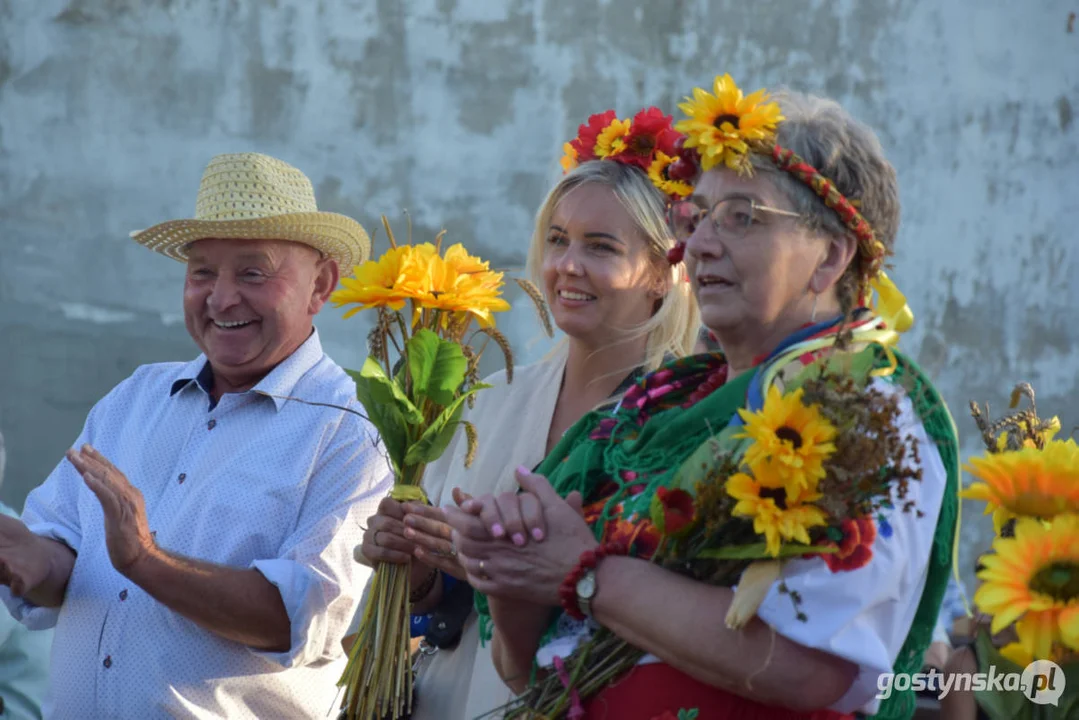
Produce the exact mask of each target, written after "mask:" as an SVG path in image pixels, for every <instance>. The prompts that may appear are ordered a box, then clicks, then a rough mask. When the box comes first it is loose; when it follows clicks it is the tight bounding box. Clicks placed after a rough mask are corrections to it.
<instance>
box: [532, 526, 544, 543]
mask: <svg viewBox="0 0 1079 720" xmlns="http://www.w3.org/2000/svg"><path fill="white" fill-rule="evenodd" d="M532 537H534V538H536V540H537V541H538V540H542V539H543V531H542V530H540V529H539V528H532Z"/></svg>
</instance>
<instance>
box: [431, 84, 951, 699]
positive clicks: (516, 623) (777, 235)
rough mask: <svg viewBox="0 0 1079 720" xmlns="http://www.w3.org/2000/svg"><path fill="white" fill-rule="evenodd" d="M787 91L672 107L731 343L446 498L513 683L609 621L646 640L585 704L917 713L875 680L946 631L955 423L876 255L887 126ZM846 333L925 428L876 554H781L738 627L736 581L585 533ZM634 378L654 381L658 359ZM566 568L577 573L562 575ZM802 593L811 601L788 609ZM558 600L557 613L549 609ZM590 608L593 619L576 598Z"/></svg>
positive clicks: (894, 220) (688, 236)
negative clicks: (695, 166)
mask: <svg viewBox="0 0 1079 720" xmlns="http://www.w3.org/2000/svg"><path fill="white" fill-rule="evenodd" d="M779 102H780V105H779V106H777V105H776V104H775V103H771V102H767V96H766V95H765V94H764V93H763V92H762V93H756V94H754V95H751V96H749V97H743V95H742V93H741V91H739V90H738V88H737V87H736V86H735V85H734V83H733V81H732V80H731V79H730V78H729V77H722V78H717V79H716V83H715V87H714V94H713V93H708V92H706V91H704V90H697V91H695V93H694V100H693V101H692V102H689V103H687V104H685V105H683V106H682V108H683V109H684V110H685V111H686V112H687V113H688V114H689V118H688V119H687V120H686V121H684V122H682V123H680V124H679V125H678V128H679V129H680V130H682V131H683V132H685V133H686V134H687V136H688V140H687V141H686V143H685V144H686V146H688V147H692V148H694V149H695V150H697V151H698V152H699V153H700V159H701V167H702V169H703V170H704V172H703V174H702V175H700V177H699V178H698V179H697V182H696V189H695V192H694V194H693V196H692V198H691V199H690V200H689V201H688V202H687V203H680V204H677V205H675V206H674V207H673V208H672V211H671V218H672V225H673V226H674V228H675V230H676V234H677V235H678V237H679V238H680V239H681V240H682V241H683V242H684V250H685V253H686V260H687V264H688V267H689V272H690V276H691V278H692V282H693V289H694V291H695V293H696V295H697V298H698V301H699V305H700V308H701V315H702V319H703V322H704V324H705V325H706V326H707V327H708V328H709V330H710V331H711V332H712V333H713V334H714V335H715V337H716V339H717V341H718V343H719V345H720V346H721V348H722V350H723V353H722V354H717V355H714V356H698V357H695V358H690V359H687V360H686V361H682V362H678V363H673V364H669V365H667V366H665V367H664V368H663V369H662V372H663V373H664V376H663V377H664V383H665V385H664V387H665V392H666V395H664V396H663V397H660V398H658V399H653V398H652V397H651V396H650V395H648V394H647V393H640V395H639V397H640V398H641V401H640V402H634V403H626V404H625V406H623V407H621V408H619V409H618V410H616V411H614V412H606V413H592V414H590V415H588V416H586V417H585V418H583V419H582V421H581V422H580V423H578V425H577V426H576V427H575V428H574V429H573V430H571V431H570V432H569V433H568V434H567V436H566V438H564V440H563V442H562V443H561V444H560V445H559V446H558V447H556V448H555V449H554V451H553V452H552V453H551V455H550V456H549V457H548V458H547V460H546V461H545V462H544V463H542V464H541V465H540V467H539V468H538V469H537V471H536V474H530V473H529V472H528V469H527V468H519V469H518V471H517V477H518V482H519V483H520V487H521V489H522V490H523V491H524V492H523V493H518V494H504V495H501V496H498V497H483V498H474V499H472V500H469V501H467V502H463V503H462V505H461V507H460V509H455V510H452V511H450V512H449V516H450V517H449V520H450V523H451V525H452V526H453V527H454V540H455V543H456V547H457V550H458V552H459V554H460V558H461V562H462V565H463V567H464V568H465V569H466V571H467V572H468V577H469V580H470V582H472V583H473V585H474V587H476V589H477V591H479V592H482V593H485V594H486V595H487V596H488V597H489V604H490V614H491V617H492V618H493V621H494V625H495V633H494V639H493V646H494V650H493V654H494V660H495V665H496V667H497V668H498V670H499V673H500V674H501V676H502V677H503V678H504V679H505V680H506V681H507V683H508V684H509V685H510V686H511V687H512V688H514V689H515V690H517V691H522V690H524V689H525V687H526V686H527V684H528V682H529V678H530V674H531V672H532V670H533V666H534V664H536V665H538V666H539V668H546V667H549V666H550V664H551V662H552V660H553V659H554V657H555V656H562V657H565V656H567V655H568V654H569V653H570V652H572V650H573V649H574V647H576V645H577V644H578V643H579V642H580V641H581V640H582V639H583V638H586V637H588V636H589V635H590V633H591V632H592V631H594V629H595V628H596V627H598V626H603V627H606V628H607V629H608V630H610V631H612V632H613V633H614V634H616V635H617V636H619V637H621V638H622V639H623V640H625V641H627V642H629V643H630V644H631V645H633V646H635V647H637V648H639V649H641V650H643V651H645V652H646V653H647V655H646V656H645V658H644V660H642V662H641V664H640V665H639V666H638V667H636V668H635V669H634V670H633V671H632V672H631V674H630V675H629V676H628V677H627V678H625V679H624V681H619V680H616V681H615V682H613V683H611V684H610V685H609V686H608V687H607V688H606V689H604V690H603V691H602V692H600V693H599V694H598V695H596V696H594V697H592V698H590V699H586V700H585V702H584V705H583V708H581V709H579V711H578V713H577V716H578V717H580V716H581V714H580V710H583V713H584V716H586V717H588V718H593V717H595V718H599V717H610V718H615V717H617V718H626V719H627V720H632V719H634V718H643V719H644V720H650V719H652V718H659V717H675V716H677V715H678V713H679V711H680V710H683V709H685V710H688V709H690V708H695V709H697V710H698V711H699V714H698V715H697V717H698V719H699V720H709V719H714V718H758V719H759V718H838V717H848V716H849V714H850V713H854V712H859V711H861V712H867V713H873V712H876V711H878V710H879V712H880V714H881V716H883V717H889V718H899V717H909V716H910V713H912V712H913V697H912V696H911V695H910V694H909V693H900V692H898V691H896V692H894V693H892V694H891V695H890V697H889V698H888V699H886V700H883V701H878V699H877V697H876V696H877V694H878V678H879V677H880V676H881V675H882V674H887V673H891V672H893V671H895V672H917V671H918V669H919V668H920V666H921V660H922V654H923V653H924V650H925V647H926V645H927V644H928V642H929V639H930V637H931V634H932V629H933V624H934V621H935V619H936V616H937V610H938V608H939V605H940V600H941V596H942V593H943V590H944V587H945V585H946V582H947V577H948V568H949V566H950V551H951V546H952V534H953V531H954V525H955V517H956V505H957V500H956V491H957V490H956V484H957V471H956V467H957V443H956V439H955V431H954V426H953V424H952V423H951V419H950V416H949V415H948V413H947V409H946V408H945V407H944V405H943V403H942V402H941V400H940V398H939V395H938V394H937V393H936V392H935V391H934V390H933V388H932V385H931V384H930V383H929V381H928V380H927V379H926V378H925V377H924V376H923V375H922V373H921V372H920V371H919V370H918V368H917V367H916V366H915V365H914V363H913V362H911V361H910V360H909V359H908V358H906V357H905V356H903V355H902V354H901V353H899V352H898V351H896V350H894V349H893V348H892V347H891V346H892V345H893V344H894V340H895V338H896V332H895V331H896V330H897V329H898V330H900V331H901V330H903V329H905V328H906V327H907V326H908V325H909V321H910V316H909V314H908V312H907V311H906V310H905V302H904V301H903V299H902V296H901V295H900V294H899V293H898V290H897V289H896V288H895V286H894V285H893V284H891V282H890V281H889V280H888V279H887V277H886V276H885V275H884V274H883V273H882V272H881V264H882V261H883V259H884V256H885V255H886V254H887V253H890V252H891V249H892V245H893V243H894V240H895V235H896V230H897V228H898V225H899V199H898V188H897V181H896V176H895V172H894V170H893V168H892V166H891V165H890V164H889V163H888V161H887V160H886V159H885V158H884V155H883V152H882V149H881V146H880V143H879V142H878V140H877V139H876V137H875V136H874V135H873V133H872V132H871V131H870V130H868V129H867V128H866V127H864V126H863V125H861V124H859V123H857V122H856V121H854V120H853V119H852V118H851V117H850V116H849V115H848V114H847V113H846V112H845V111H844V110H843V109H842V108H841V107H840V106H839V105H837V104H836V103H834V102H832V101H828V100H824V99H821V98H815V97H807V96H802V95H796V94H787V95H784V96H782V97H781V98H780V99H779ZM683 159H685V158H683ZM668 174H669V175H678V176H681V175H683V174H684V168H682V167H679V166H678V164H677V163H676V164H675V165H674V166H672V167H671V168H669V169H668ZM674 259H675V260H677V259H678V258H677V256H676V257H675V258H674ZM874 291H875V292H876V293H877V294H878V298H877V302H876V303H875V304H876V306H877V308H876V309H875V310H874V309H871V306H872V305H873V303H870V302H869V296H870V295H871V293H872V292H874ZM841 333H842V335H843V338H844V342H842V343H839V347H836V346H837V339H838V338H839V336H840V334H841ZM882 345H884V346H887V349H884V350H882V349H881V346H882ZM836 352H848V353H851V354H854V353H858V354H859V356H860V357H862V358H868V359H869V361H870V362H872V363H873V364H874V365H875V366H876V369H877V370H878V372H875V373H874V378H873V379H872V381H871V382H872V384H873V386H875V387H877V388H879V389H881V390H882V391H883V392H886V393H892V394H894V395H895V396H897V397H898V398H899V415H898V418H897V419H896V425H897V428H896V429H897V430H898V432H899V433H900V435H901V436H903V437H906V438H909V439H910V440H911V441H913V443H914V444H915V445H916V446H917V453H916V457H914V458H913V459H912V460H911V461H910V465H911V466H912V467H911V468H909V469H910V470H917V471H920V475H921V481H920V482H917V483H911V487H909V488H908V491H907V493H906V495H905V496H904V500H905V501H910V502H913V503H914V504H915V505H916V506H917V508H918V509H919V512H918V513H913V512H900V511H899V510H898V506H899V505H902V504H903V503H896V506H897V509H896V510H895V511H891V512H888V513H886V522H887V527H888V531H887V532H886V531H884V530H883V529H882V532H881V533H880V534H881V535H884V534H887V535H889V537H888V538H887V540H886V541H881V540H878V541H877V542H876V543H875V544H874V545H873V546H872V555H871V557H870V558H869V560H868V562H866V563H865V564H864V565H862V566H861V567H858V568H857V569H851V570H850V571H849V572H833V571H832V570H831V569H830V566H829V564H828V563H826V562H825V561H824V560H823V559H822V558H821V557H820V556H815V557H812V558H809V559H798V560H791V561H788V562H787V563H786V564H785V565H784V566H783V571H782V577H781V582H782V584H781V583H780V582H776V583H775V584H774V585H773V586H772V588H771V590H770V591H769V592H768V594H767V595H766V596H765V598H764V600H763V602H762V604H761V605H760V607H759V609H758V610H757V613H756V617H755V618H754V619H753V620H752V621H751V622H749V624H748V625H746V626H745V627H743V628H742V629H740V630H732V629H728V628H727V627H726V626H725V623H724V619H725V617H726V616H727V613H728V609H729V608H730V607H731V604H732V599H733V596H734V594H733V592H732V590H731V589H730V588H726V587H715V586H711V585H707V584H704V583H702V582H698V581H695V580H692V579H689V578H687V577H684V576H682V575H679V574H676V573H674V572H671V571H669V570H666V569H664V568H662V567H660V566H658V565H656V564H653V563H651V562H648V558H647V554H648V553H647V550H646V549H644V548H642V547H634V546H633V545H631V547H630V548H629V553H628V554H627V555H606V556H604V555H603V554H602V553H600V554H598V555H597V554H596V553H594V552H591V551H594V550H595V549H596V548H597V547H598V546H599V544H600V543H605V541H607V540H609V538H608V537H605V534H607V533H609V532H610V531H611V530H612V528H614V529H616V530H617V531H618V532H619V533H620V536H621V537H623V538H624V537H626V536H627V532H626V530H625V528H624V525H625V524H626V523H629V524H631V525H632V524H634V523H636V524H638V525H640V524H643V523H646V522H648V520H647V518H648V508H649V506H650V505H651V500H652V495H654V494H655V493H656V492H657V491H658V490H659V489H660V488H663V487H666V486H668V485H669V484H670V483H671V482H672V478H673V477H674V475H675V472H676V469H677V468H678V467H679V465H680V464H682V462H683V461H685V460H686V459H687V458H688V457H690V456H691V455H693V454H694V453H695V452H696V451H697V450H698V448H701V447H702V446H704V444H705V443H706V442H708V441H709V440H710V438H711V437H712V436H713V435H714V434H716V433H718V434H719V436H721V437H722V436H724V433H729V432H731V431H732V428H733V426H735V425H736V424H737V423H738V417H739V415H738V412H737V411H738V410H739V409H740V408H746V409H749V410H756V409H759V408H760V406H761V404H762V402H763V400H762V399H763V398H764V397H765V395H766V392H767V389H768V387H769V386H770V384H771V383H773V382H782V381H783V379H784V378H790V377H792V376H794V375H796V374H797V371H798V370H799V369H800V368H802V367H803V366H804V365H805V364H808V363H810V362H813V361H814V360H815V359H817V358H819V357H822V356H823V355H824V354H825V353H836ZM863 353H864V354H863ZM842 366H843V365H842V364H839V365H837V367H842ZM672 379H673V380H672ZM706 385H707V386H708V387H707V388H706V387H705V386H706ZM716 386H718V389H716ZM639 387H640V388H642V390H643V389H646V388H653V387H655V384H654V383H650V382H649V378H645V379H644V380H643V381H642V382H641V384H640V385H639ZM914 390H917V392H913V391H914ZM908 391H909V392H908ZM657 394H658V393H657ZM525 498H528V500H527V502H526V500H525ZM535 505H538V506H539V508H540V512H538V513H537V512H536V511H534V510H531V509H530V507H532V506H535ZM582 505H585V506H592V507H593V508H595V507H599V506H602V507H604V508H606V509H607V510H610V509H611V508H615V509H616V510H617V512H618V513H620V514H618V515H617V518H619V519H620V521H619V522H618V523H611V522H594V523H593V526H592V527H590V526H589V525H588V524H587V523H586V521H585V519H584V517H583V515H584V514H583V513H582ZM587 516H588V517H589V519H592V518H594V517H595V513H587ZM605 519H606V520H609V519H610V518H609V517H606V518H605ZM539 522H542V523H543V524H544V527H545V529H546V536H545V539H544V540H543V541H542V542H530V543H528V544H526V545H523V546H516V545H514V544H513V543H507V542H505V541H503V540H500V539H499V537H500V534H499V533H493V532H492V528H493V527H494V526H495V525H499V526H500V527H502V528H505V529H506V531H507V532H517V531H518V530H517V529H518V528H525V529H526V530H527V528H529V527H531V526H533V524H535V523H539ZM883 527H884V526H883V525H882V528H883ZM629 536H630V537H633V534H632V533H630V534H629ZM603 547H609V546H608V545H606V544H604V545H603ZM597 558H598V559H597ZM567 577H569V578H574V579H575V580H576V582H575V584H574V585H573V587H571V589H570V590H569V592H568V593H566V592H560V588H562V587H563V586H564V583H565V582H567V580H566V579H567ZM574 594H575V597H574ZM795 594H796V595H797V596H799V597H800V599H801V609H802V611H804V613H805V615H806V616H808V618H809V621H808V622H804V621H802V619H800V618H799V616H798V614H797V613H796V612H795V609H794V608H793V607H792V604H791V601H790V596H793V595H795ZM559 606H561V607H562V608H563V610H564V611H565V612H563V613H561V614H558V617H557V620H556V621H555V622H552V620H551V618H552V613H556V614H557V611H556V608H558V607H559ZM580 615H584V616H586V621H585V622H583V623H582V622H577V621H573V620H572V619H571V616H580ZM567 680H568V678H567Z"/></svg>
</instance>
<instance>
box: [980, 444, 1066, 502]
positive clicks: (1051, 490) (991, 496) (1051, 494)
mask: <svg viewBox="0 0 1079 720" xmlns="http://www.w3.org/2000/svg"><path fill="white" fill-rule="evenodd" d="M963 469H964V470H966V471H967V472H968V473H970V474H971V475H973V476H974V477H975V478H976V479H977V482H974V483H972V484H971V486H970V487H969V488H967V489H966V490H965V491H963V494H962V497H964V498H966V499H969V500H981V501H983V502H985V503H986V512H987V513H989V512H993V513H996V512H997V511H998V510H1004V511H1006V513H1007V514H1002V517H1001V518H1000V520H1001V521H1003V520H1006V519H1008V518H1009V517H1011V516H1016V515H1018V516H1024V517H1035V518H1043V519H1048V518H1052V517H1055V516H1057V515H1060V514H1063V513H1079V445H1076V443H1075V441H1074V440H1071V439H1068V440H1053V441H1051V442H1047V443H1046V444H1045V447H1044V449H1041V450H1039V449H1038V448H1036V447H1024V448H1023V449H1021V450H1014V451H1010V452H1000V453H987V454H986V455H983V456H982V457H976V458H971V460H970V461H969V462H968V463H967V464H966V465H965V466H964V468H963Z"/></svg>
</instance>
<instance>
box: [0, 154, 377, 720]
mask: <svg viewBox="0 0 1079 720" xmlns="http://www.w3.org/2000/svg"><path fill="white" fill-rule="evenodd" d="M133 237H134V239H135V241H136V242H139V243H140V244H142V245H145V246H146V247H149V248H152V249H154V250H157V251H158V252H161V253H164V254H165V255H168V256H170V257H173V258H177V259H181V260H183V261H185V262H186V263H187V278H186V282H185V285H184V317H185V322H186V325H187V330H188V332H189V333H190V334H191V337H192V338H193V339H194V341H195V343H196V344H197V345H198V346H199V348H200V349H201V350H202V351H203V355H201V356H200V357H198V358H197V359H195V360H194V361H192V362H189V363H186V364H183V363H166V364H159V365H149V366H143V367H141V368H139V369H137V370H136V371H135V373H134V374H133V375H132V376H131V377H129V378H128V379H127V380H125V381H123V382H122V383H120V385H118V386H117V387H116V388H115V389H113V391H112V392H110V393H109V394H108V395H107V396H106V397H105V398H104V399H102V400H101V401H100V402H98V403H97V405H95V406H94V408H93V410H91V412H90V415H89V417H88V418H87V420H86V425H85V427H84V428H83V431H82V434H81V435H80V436H79V438H78V440H77V441H76V443H75V446H74V448H73V449H72V450H70V451H69V452H68V453H67V459H66V460H65V461H62V462H61V463H60V464H59V466H57V468H56V469H55V470H54V471H53V472H52V474H51V475H50V476H49V477H48V479H47V480H46V481H45V482H44V484H43V485H41V486H40V487H39V488H37V489H36V490H34V491H33V492H32V493H31V494H30V496H29V497H28V499H27V502H26V509H25V512H24V513H23V518H22V520H23V522H22V523H20V522H19V521H17V520H13V519H10V518H0V584H3V585H7V586H8V587H7V588H3V587H0V593H2V596H0V597H2V599H3V600H4V602H5V603H6V604H7V606H8V608H9V609H10V610H11V612H12V614H13V615H14V616H15V617H16V618H18V619H19V620H21V621H22V622H23V623H25V624H26V625H28V626H29V627H32V628H43V627H50V626H55V628H56V631H55V632H56V639H55V642H54V644H53V655H52V666H51V672H52V676H51V677H52V688H51V693H50V697H49V700H48V701H47V703H46V708H45V714H46V716H51V717H56V718H91V717H94V718H96V717H101V718H106V717H107V718H133V719H134V718H139V719H140V720H143V719H145V718H173V717H184V718H222V717H228V718H300V717H316V716H325V715H326V714H327V712H328V711H329V710H330V709H331V707H332V706H333V703H334V698H335V695H336V687H335V685H336V681H337V679H338V677H339V675H340V672H341V670H342V668H343V661H344V659H343V657H341V650H340V642H341V636H342V635H343V634H344V632H345V629H346V628H347V627H348V623H349V621H350V620H351V619H352V614H353V612H354V610H355V607H356V604H357V602H358V600H359V593H360V590H361V588H363V585H364V582H365V580H366V575H363V573H365V572H366V571H365V570H363V569H362V566H360V565H358V564H356V563H355V562H354V561H353V559H352V548H353V547H354V546H355V545H356V544H357V543H358V542H359V539H360V534H361V532H362V531H361V525H362V524H364V523H365V522H366V519H367V517H368V516H369V515H370V514H372V513H373V512H374V511H375V508H376V506H377V504H378V501H379V500H380V499H381V497H382V496H383V495H384V494H385V493H386V491H387V490H388V488H389V487H390V484H391V476H390V471H389V467H388V464H387V462H386V460H385V459H384V456H383V454H382V453H381V452H380V449H379V448H378V446H377V444H376V442H375V440H376V436H375V434H374V431H373V429H372V427H371V426H370V425H369V424H368V423H367V422H366V421H365V420H363V419H361V417H360V416H359V415H358V413H349V412H345V411H343V410H341V409H335V407H334V406H338V408H340V406H348V405H351V406H352V407H353V408H356V407H358V405H356V403H355V387H354V385H353V383H352V382H351V380H350V379H349V378H348V376H347V375H346V374H345V373H344V371H343V370H341V368H339V367H338V366H337V365H335V364H334V363H333V362H332V361H331V360H330V359H329V358H328V357H327V356H326V355H325V354H324V353H323V352H322V346H321V345H320V343H319V337H318V333H317V332H316V331H315V330H314V328H313V325H312V319H313V317H314V316H315V315H316V314H317V313H318V312H319V310H320V309H321V308H322V306H323V305H324V303H325V302H326V300H327V299H328V298H329V296H330V293H331V292H332V291H333V290H334V288H335V286H336V285H337V279H338V266H339V265H346V266H351V265H353V264H356V263H360V262H362V261H363V260H365V259H366V257H367V256H368V254H369V252H370V241H369V240H368V238H367V234H366V233H365V232H364V231H363V228H361V227H360V225H359V224H358V223H356V222H355V221H354V220H351V219H349V218H346V217H344V216H341V215H335V214H331V213H322V212H318V211H317V208H316V207H315V201H314V192H313V190H312V188H311V183H310V182H309V181H308V179H307V178H306V177H305V176H304V175H303V174H302V173H300V172H299V171H298V170H296V169H295V168H293V167H291V166H289V165H286V164H285V163H283V162H280V161H278V160H275V159H273V158H269V157H266V156H263V155H253V154H245V155H226V156H219V157H217V158H214V160H213V161H211V163H210V165H209V166H208V167H207V169H206V172H205V173H204V175H203V179H202V185H201V187H200V189H199V194H198V202H197V206H196V220H177V221H172V222H168V223H164V224H162V225H158V226H155V227H153V228H150V229H149V230H145V231H142V232H139V233H133ZM23 523H25V525H24V524H23Z"/></svg>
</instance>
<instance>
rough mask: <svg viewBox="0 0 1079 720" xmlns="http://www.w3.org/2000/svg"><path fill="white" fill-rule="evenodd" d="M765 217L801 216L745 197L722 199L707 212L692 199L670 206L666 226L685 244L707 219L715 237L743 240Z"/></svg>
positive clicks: (676, 238)
mask: <svg viewBox="0 0 1079 720" xmlns="http://www.w3.org/2000/svg"><path fill="white" fill-rule="evenodd" d="M762 215H780V216H782V217H793V218H796V217H801V215H799V214H798V213H796V212H791V211H790V210H781V209H779V208H773V207H767V206H765V205H758V204H757V203H755V202H753V201H752V200H750V199H749V198H746V197H739V196H735V197H729V198H725V199H723V200H720V201H719V202H717V203H716V204H715V205H713V206H712V209H711V210H708V211H705V210H704V209H703V208H701V206H699V205H697V204H696V203H694V202H691V201H689V200H682V201H679V202H676V203H674V204H673V205H671V208H670V210H668V212H667V223H668V224H669V225H670V227H671V232H672V233H674V237H675V240H678V241H679V242H685V241H686V240H688V239H689V236H690V235H692V234H693V233H694V232H695V231H696V230H697V226H698V225H700V223H701V222H702V221H704V219H705V216H707V218H708V219H709V220H711V222H712V229H713V230H715V232H716V234H718V235H723V236H725V237H729V238H734V239H740V238H743V237H745V235H746V233H747V232H749V229H750V228H751V227H753V226H754V225H757V224H759V223H760V222H761V216H762Z"/></svg>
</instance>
